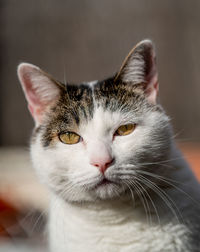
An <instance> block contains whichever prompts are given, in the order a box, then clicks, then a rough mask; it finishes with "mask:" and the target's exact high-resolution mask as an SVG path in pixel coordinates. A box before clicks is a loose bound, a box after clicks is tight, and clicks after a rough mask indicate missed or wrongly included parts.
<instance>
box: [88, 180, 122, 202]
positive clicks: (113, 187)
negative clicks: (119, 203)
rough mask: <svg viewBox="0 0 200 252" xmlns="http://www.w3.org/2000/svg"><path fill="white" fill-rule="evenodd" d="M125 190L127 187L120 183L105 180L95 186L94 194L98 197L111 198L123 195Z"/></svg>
mask: <svg viewBox="0 0 200 252" xmlns="http://www.w3.org/2000/svg"><path fill="white" fill-rule="evenodd" d="M124 192H125V189H124V188H123V187H121V186H120V185H119V184H116V183H113V182H111V181H107V180H103V181H102V182H101V183H99V184H98V185H96V186H95V188H94V189H93V191H92V194H93V195H94V197H96V198H98V199H111V198H116V197H119V196H121V195H122V194H123V193H124Z"/></svg>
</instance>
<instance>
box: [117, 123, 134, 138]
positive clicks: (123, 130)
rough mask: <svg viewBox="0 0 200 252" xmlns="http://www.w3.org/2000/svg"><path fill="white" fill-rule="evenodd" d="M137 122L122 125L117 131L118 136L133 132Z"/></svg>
mask: <svg viewBox="0 0 200 252" xmlns="http://www.w3.org/2000/svg"><path fill="white" fill-rule="evenodd" d="M135 126H136V125H135V124H126V125H122V126H120V127H119V128H118V129H117V130H116V131H115V135H116V136H126V135H129V134H131V133H132V132H133V131H134V129H135Z"/></svg>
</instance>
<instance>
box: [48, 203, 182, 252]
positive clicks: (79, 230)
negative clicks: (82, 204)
mask: <svg viewBox="0 0 200 252" xmlns="http://www.w3.org/2000/svg"><path fill="white" fill-rule="evenodd" d="M118 210H119V211H114V212H112V211H109V210H105V209H102V212H101V210H100V209H98V212H96V211H94V209H74V208H73V207H72V208H71V207H67V208H63V207H62V206H60V207H59V208H58V207H57V213H55V211H56V209H55V208H54V210H53V211H54V212H53V214H51V215H50V231H51V232H50V235H51V236H50V242H51V248H52V251H56V250H57V251H59V252H68V251H70V252H71V251H76V252H79V251H80V252H86V251H87V252H88V251H95V252H100V251H101V252H102V251H104V252H111V251H112V252H113V251H115V252H118V251H119V252H132V251H134V252H160V251H163V252H168V251H169V252H174V251H182V246H183V242H182V241H183V240H185V239H187V230H186V228H185V227H184V226H183V225H181V224H177V225H174V224H172V223H168V224H167V225H164V226H162V227H161V226H160V225H149V224H148V223H147V222H146V220H144V219H141V218H143V216H142V215H141V214H140V212H139V211H138V212H137V210H135V212H134V211H130V209H129V208H127V209H122V208H121V209H118ZM121 211H122V212H121ZM122 213H123V215H121V214H122ZM184 237H185V238H184Z"/></svg>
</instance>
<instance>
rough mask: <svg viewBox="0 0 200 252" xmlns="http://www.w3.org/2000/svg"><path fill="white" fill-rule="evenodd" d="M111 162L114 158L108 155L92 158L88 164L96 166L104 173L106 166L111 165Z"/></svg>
mask: <svg viewBox="0 0 200 252" xmlns="http://www.w3.org/2000/svg"><path fill="white" fill-rule="evenodd" d="M113 162H114V159H113V158H112V157H111V156H109V157H106V158H102V157H101V158H96V159H94V160H92V161H91V162H90V164H91V165H93V166H96V167H98V169H99V170H100V172H101V173H103V174H104V172H105V171H106V170H107V168H108V167H109V166H111V164H113Z"/></svg>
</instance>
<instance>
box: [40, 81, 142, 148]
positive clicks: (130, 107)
mask: <svg viewBox="0 0 200 252" xmlns="http://www.w3.org/2000/svg"><path fill="white" fill-rule="evenodd" d="M145 106H146V103H145V99H144V95H143V94H142V93H141V90H140V89H137V87H136V86H132V85H127V84H126V85H125V84H123V83H115V82H114V79H113V78H110V79H107V80H104V81H95V82H93V83H91V82H90V83H82V84H80V85H70V84H68V85H67V86H66V91H63V92H62V94H61V97H60V100H59V102H58V103H57V104H56V106H54V107H53V108H52V110H51V113H50V114H49V119H48V122H47V124H46V127H45V134H44V135H43V136H44V140H45V141H44V142H45V145H48V144H49V143H50V142H51V140H52V139H53V138H54V136H55V135H57V133H59V132H61V131H66V130H67V131H74V132H79V131H80V130H81V129H84V130H85V129H86V128H85V126H87V131H88V130H89V129H91V130H93V131H96V129H99V130H105V128H107V129H109V127H115V125H116V126H117V124H119V123H123V122H124V123H126V122H128V121H129V122H130V119H131V117H134V116H135V117H137V116H138V117H139V115H140V114H142V111H143V110H144V108H145ZM100 128H101V129H100Z"/></svg>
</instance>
